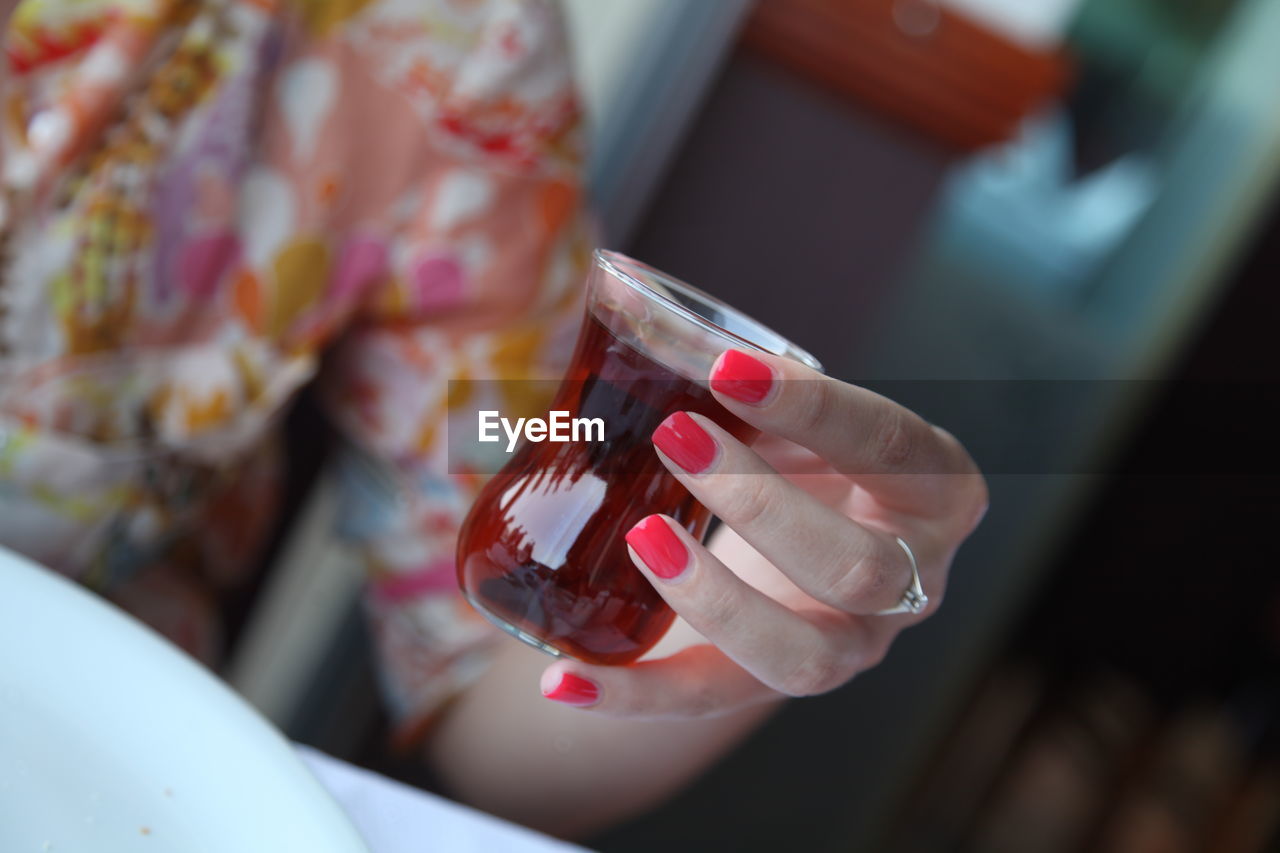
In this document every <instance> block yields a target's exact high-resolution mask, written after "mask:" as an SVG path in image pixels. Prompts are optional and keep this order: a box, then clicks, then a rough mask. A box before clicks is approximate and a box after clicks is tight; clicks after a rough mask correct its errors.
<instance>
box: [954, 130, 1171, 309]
mask: <svg viewBox="0 0 1280 853" xmlns="http://www.w3.org/2000/svg"><path fill="white" fill-rule="evenodd" d="M1073 151H1074V145H1073V139H1072V124H1071V121H1070V118H1069V117H1068V116H1067V115H1066V114H1065V113H1064V112H1063V111H1061V110H1056V109H1055V110H1052V111H1048V112H1045V113H1042V114H1040V115H1038V116H1035V117H1033V118H1031V119H1029V120H1028V121H1026V122H1025V123H1024V125H1023V127H1022V129H1021V132H1020V133H1019V134H1018V136H1017V137H1016V138H1015V139H1014V140H1013V141H1011V142H1009V143H1008V144H1006V145H1003V146H1001V147H999V148H996V149H992V150H989V151H986V152H983V153H980V154H978V155H976V156H974V157H973V158H971V159H969V160H968V161H966V162H965V163H963V164H962V165H960V166H958V167H957V168H956V169H955V170H954V172H953V173H952V175H951V177H950V178H949V179H948V180H947V183H946V185H945V187H944V189H943V192H942V196H941V199H940V203H939V208H938V213H937V220H936V227H937V232H936V239H937V242H936V243H935V247H936V249H937V250H938V251H939V252H940V253H942V254H943V255H945V256H947V257H949V258H950V259H951V260H952V261H953V262H955V263H958V264H962V265H964V266H967V267H971V268H974V269H982V270H986V271H989V272H991V273H995V274H997V275H998V276H999V277H1000V278H1002V279H1005V280H1007V282H1008V283H1009V284H1010V285H1011V286H1013V287H1014V288H1015V289H1019V290H1023V291H1026V292H1028V293H1035V294H1039V295H1041V296H1043V297H1045V298H1049V299H1053V300H1061V299H1069V298H1070V297H1071V296H1072V295H1073V294H1076V293H1078V292H1079V291H1080V290H1081V288H1083V287H1084V286H1085V284H1086V283H1087V282H1088V280H1089V278H1090V277H1091V276H1092V275H1093V273H1094V272H1095V271H1096V269H1097V268H1098V265H1099V264H1100V263H1101V262H1102V261H1103V260H1104V259H1105V258H1106V257H1107V256H1108V255H1109V254H1110V253H1111V251H1112V250H1113V249H1114V248H1115V247H1116V246H1117V245H1119V244H1120V242H1121V241H1123V240H1124V238H1125V237H1126V236H1127V235H1128V234H1129V233H1130V231H1132V229H1133V227H1134V225H1135V223H1137V222H1138V220H1139V219H1140V218H1141V217H1142V215H1143V213H1145V212H1146V211H1147V210H1148V209H1149V208H1150V206H1151V203H1152V201H1153V200H1154V199H1155V197H1156V193H1157V191H1158V189H1159V179H1158V174H1157V170H1156V168H1155V166H1154V164H1153V162H1152V159H1151V158H1149V157H1147V156H1146V155H1142V154H1128V155H1125V156H1123V157H1120V158H1117V159H1115V160H1113V161H1112V162H1111V163H1109V164H1107V165H1106V166H1104V167H1102V168H1100V169H1097V170H1095V171H1093V172H1092V173H1090V174H1087V175H1084V176H1081V177H1076V175H1075V169H1074V164H1073V161H1074V155H1073Z"/></svg>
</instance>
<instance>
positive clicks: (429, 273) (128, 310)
mask: <svg viewBox="0 0 1280 853" xmlns="http://www.w3.org/2000/svg"><path fill="white" fill-rule="evenodd" d="M5 47H6V52H7V56H8V63H9V68H8V73H7V80H6V87H5V89H4V91H3V112H2V114H0V157H2V158H3V175H4V187H5V196H4V201H5V214H6V227H5V232H4V255H3V257H2V258H0V264H2V265H3V270H2V271H0V543H3V544H4V545H6V546H7V547H11V548H15V549H17V550H19V551H23V552H25V553H27V554H29V555H30V556H32V557H34V558H35V559H37V560H39V561H40V562H42V563H44V564H46V565H48V566H51V567H53V568H55V569H57V570H58V571H61V572H64V573H66V574H68V575H70V576H72V577H75V578H77V579H79V580H81V581H82V582H84V583H85V584H88V585H89V586H91V587H93V588H95V589H98V590H100V591H102V592H103V593H105V594H107V595H109V596H111V597H113V598H114V599H115V600H117V601H119V602H120V603H121V604H123V605H124V606H126V607H128V608H130V609H132V610H134V611H135V612H137V613H139V615H141V616H142V617H143V618H145V619H147V620H148V621H150V622H152V623H153V624H155V625H157V626H158V627H160V628H161V629H162V630H163V631H165V632H166V633H168V634H169V635H170V636H172V637H174V638H175V639H177V640H178V641H179V642H181V643H183V644H184V645H185V646H186V647H187V648H188V649H190V650H191V651H192V652H193V653H196V654H198V655H201V656H203V657H206V658H212V657H214V656H215V655H216V653H217V648H218V644H219V642H220V641H219V638H218V630H219V629H218V620H217V618H216V617H217V607H216V603H217V597H218V591H219V590H221V589H227V588H229V587H232V586H234V585H236V584H238V583H240V582H242V581H243V580H244V578H243V575H244V573H245V571H246V569H247V567H249V566H251V565H252V564H253V561H254V554H255V552H256V549H257V548H258V546H259V544H260V542H261V541H262V538H263V535H264V533H265V532H266V531H267V529H268V527H269V519H270V518H271V517H272V511H273V507H274V505H275V503H276V500H277V495H278V492H279V480H280V476H279V472H280V464H279V459H280V454H279V452H278V450H279V444H278V438H277V437H278V427H279V421H280V415H281V412H282V410H283V409H284V408H285V407H286V405H287V404H288V402H289V401H290V399H291V398H292V397H293V396H294V395H295V394H296V392H297V391H298V390H299V389H300V388H301V387H302V386H303V385H304V384H306V383H308V382H310V381H313V380H315V381H317V382H318V383H319V386H320V390H321V396H322V398H323V399H324V401H325V403H326V406H327V408H328V410H329V412H330V413H331V414H332V417H333V419H334V421H335V423H336V424H337V425H338V427H339V429H340V431H341V432H342V434H343V435H344V436H345V437H346V439H347V440H348V441H349V445H350V446H349V447H348V448H347V449H346V450H345V451H344V459H343V460H342V462H341V464H340V470H341V472H342V476H341V478H340V479H341V480H342V482H343V483H344V487H345V494H346V497H347V501H346V506H347V511H346V512H344V514H343V532H344V534H345V535H346V536H348V537H349V538H351V539H352V540H354V541H355V542H357V543H358V544H359V546H360V547H361V548H362V549H363V551H364V552H365V553H366V554H367V556H368V562H369V569H370V591H369V596H368V610H369V613H370V615H371V617H372V620H373V626H374V634H375V636H376V637H377V639H378V647H379V651H380V657H381V662H382V673H383V675H384V683H385V685H386V688H387V691H386V692H387V696H388V699H389V701H390V703H391V709H392V711H393V713H394V715H395V716H396V718H397V719H398V720H400V721H401V722H402V723H403V725H404V726H405V727H406V730H407V729H409V728H413V727H414V726H416V725H418V724H419V723H420V722H421V721H422V720H423V719H424V718H425V717H426V716H427V715H429V714H430V713H431V712H432V711H433V710H434V709H436V708H437V707H438V706H439V704H440V703H441V702H443V701H444V700H445V699H447V698H448V697H449V696H451V695H452V694H453V693H455V692H456V691H457V690H458V689H459V688H460V687H461V686H462V685H464V684H465V683H466V682H467V681H468V680H469V679H471V678H473V677H474V676H475V674H476V673H477V672H479V671H480V670H481V669H482V667H483V661H484V647H485V644H486V642H487V638H488V637H490V632H489V631H488V630H487V628H486V627H485V626H484V625H483V623H482V622H481V621H480V620H479V617H477V616H475V615H474V614H473V613H472V612H471V611H469V610H468V609H467V608H466V606H465V604H463V603H462V602H461V599H460V597H459V596H458V594H457V589H456V584H455V582H454V573H453V544H454V537H455V534H456V530H457V527H458V524H459V523H460V521H461V517H462V515H463V514H464V512H465V510H466V507H467V506H468V504H469V502H470V499H471V496H472V494H473V493H474V489H475V487H476V486H477V485H478V483H477V482H476V481H475V478H470V477H466V476H460V475H455V476H450V475H449V474H448V473H447V466H446V464H445V459H444V445H443V442H442V433H443V429H444V426H445V424H446V422H447V418H448V405H447V395H446V387H447V382H448V380H449V379H451V378H471V379H482V378H504V379H510V378H520V377H526V376H541V377H553V376H556V375H558V373H559V370H560V368H561V367H562V365H563V363H564V362H565V360H566V358H567V355H568V348H569V346H570V345H571V343H572V337H573V335H574V333H575V331H576V326H577V323H578V322H579V317H580V313H579V312H580V305H579V297H580V294H579V286H578V285H579V284H580V282H581V281H582V278H583V273H584V270H585V268H586V263H587V256H588V252H589V247H590V240H589V236H588V234H587V229H586V227H585V226H584V220H583V217H582V215H581V204H580V196H581V191H580V185H579V165H580V162H581V152H580V147H579V143H580V134H579V125H580V122H579V112H578V108H577V103H576V100H575V96H574V90H573V85H572V79H571V74H570V69H569V66H568V58H567V48H566V43H565V35H564V30H563V26H562V22H561V20H560V17H559V14H558V9H557V8H556V7H555V6H554V5H553V3H552V0H292V2H289V0H285V1H284V2H275V0H24V2H23V3H22V4H21V5H20V6H19V7H18V9H17V11H16V12H15V14H14V16H13V18H12V20H11V23H10V27H9V31H8V35H7V40H6V45H5ZM322 356H323V359H322Z"/></svg>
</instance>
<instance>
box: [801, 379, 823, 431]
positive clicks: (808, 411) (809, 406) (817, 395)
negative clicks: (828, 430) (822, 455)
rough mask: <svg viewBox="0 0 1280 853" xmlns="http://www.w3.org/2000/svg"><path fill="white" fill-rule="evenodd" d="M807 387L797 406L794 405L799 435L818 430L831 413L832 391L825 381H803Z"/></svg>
mask: <svg viewBox="0 0 1280 853" xmlns="http://www.w3.org/2000/svg"><path fill="white" fill-rule="evenodd" d="M803 387H804V388H806V389H808V392H807V393H806V394H805V396H804V398H803V399H802V401H801V403H800V405H799V406H797V407H796V426H797V427H798V430H799V433H800V434H801V435H808V434H810V433H813V432H815V431H816V430H818V429H819V428H820V427H821V426H822V424H823V423H824V422H825V421H826V420H827V418H828V417H830V415H831V411H832V392H831V384H830V382H827V381H818V382H805V383H803Z"/></svg>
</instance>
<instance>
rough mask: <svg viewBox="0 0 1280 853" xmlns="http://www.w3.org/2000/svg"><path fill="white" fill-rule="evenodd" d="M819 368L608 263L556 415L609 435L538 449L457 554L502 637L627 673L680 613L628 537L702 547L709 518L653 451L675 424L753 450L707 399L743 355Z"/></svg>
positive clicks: (640, 267)
mask: <svg viewBox="0 0 1280 853" xmlns="http://www.w3.org/2000/svg"><path fill="white" fill-rule="evenodd" d="M733 347H736V348H740V349H747V350H759V351H764V352H770V353H774V354H777V355H782V356H787V357H790V358H793V359H796V360H797V361H800V362H802V363H804V364H807V365H809V366H810V367H813V368H815V369H819V370H820V369H821V365H819V364H818V362H817V361H816V360H815V359H814V358H813V357H812V356H811V355H809V354H808V353H806V352H804V351H803V350H800V349H799V348H798V347H796V346H794V345H793V344H791V343H790V342H788V341H787V340H785V339H783V338H782V337H781V336H779V335H777V334H775V333H774V332H771V331H770V330H769V329H767V328H765V327H764V326H762V325H761V324H759V323H757V322H756V321H754V320H752V319H750V318H749V317H747V316H745V315H743V314H742V313H740V312H738V311H735V310H734V309H733V308H730V307H729V306H728V305H725V304H724V303H723V302H721V301H719V300H717V299H715V298H713V297H711V296H708V295H707V294H705V293H702V292H701V291H699V290H696V289H695V288H692V287H690V286H689V285H687V284H684V283H683V282H680V281H677V280H676V279H674V278H672V277H670V276H668V275H664V274H663V273H661V272H658V271H657V270H655V269H653V268H652V267H649V266H646V265H645V264H642V263H639V262H637V261H634V260H632V259H631V258H628V257H626V256H624V255H620V254H617V253H615V252H606V251H597V252H596V253H595V257H594V263H593V264H592V267H591V271H590V274H589V276H588V279H587V312H586V319H585V322H584V324H583V328H582V332H581V334H580V336H579V338H578V343H577V349H576V351H575V352H574V355H573V361H572V364H571V365H570V367H569V370H568V373H567V374H566V376H565V378H564V380H563V382H562V384H561V386H560V388H559V390H558V391H557V393H556V397H555V400H554V402H553V403H552V405H551V411H553V412H555V411H560V412H566V413H567V417H568V418H571V419H597V418H598V419H599V420H600V421H602V422H603V429H599V428H596V429H594V430H593V429H592V428H591V427H590V426H584V428H583V429H582V430H580V431H579V433H578V435H579V439H580V440H578V441H568V442H553V441H549V440H547V441H539V442H533V441H525V442H524V443H523V444H521V445H520V446H519V447H517V448H516V449H515V451H514V452H513V454H512V457H511V460H510V461H509V462H508V463H507V464H506V465H505V466H504V467H503V468H502V470H501V471H499V472H498V473H497V474H496V475H495V476H494V477H493V478H492V479H491V480H490V481H489V482H488V483H487V484H486V486H485V488H484V489H483V490H482V491H481V493H480V496H479V498H478V499H477V500H476V502H475V505H474V506H473V507H472V509H471V512H470V514H469V515H468V516H467V520H466V522H465V523H464V524H463V527H462V533H461V535H460V537H459V540H458V581H459V583H460V584H461V586H462V590H463V593H464V594H465V595H466V597H467V599H468V600H469V601H470V602H471V604H472V605H474V606H475V607H476V608H477V609H478V610H479V611H480V612H482V613H483V614H484V615H485V616H487V617H488V618H489V619H490V620H491V621H492V622H494V623H495V624H497V625H498V626H499V627H501V628H502V629H503V630H505V631H507V632H508V633H510V634H513V635H514V636H516V637H518V638H520V639H521V640H524V641H525V642H527V643H529V644H531V645H533V646H536V647H537V648H540V649H542V650H543V651H546V652H550V653H551V654H555V655H567V656H569V657H573V658H577V659H579V660H584V661H588V662H590V663H599V664H624V663H628V662H630V661H633V660H635V659H636V658H638V657H640V656H641V655H642V654H644V653H645V652H646V651H648V650H649V649H650V648H651V647H652V646H653V645H654V644H655V643H656V642H657V641H658V640H659V639H660V638H661V637H662V635H663V634H664V633H665V632H666V630H667V628H668V627H669V626H670V625H671V622H672V620H673V619H674V613H673V612H672V610H671V608H670V607H668V606H667V604H666V602H665V601H663V600H662V597H661V596H660V595H658V593H657V592H656V591H655V590H654V589H653V587H652V586H651V585H650V584H649V582H648V580H646V579H645V577H644V575H643V574H641V573H640V572H639V571H638V570H637V569H636V568H635V566H634V565H633V564H632V562H631V559H630V557H629V556H628V554H627V546H626V542H625V541H624V539H623V536H624V535H625V534H626V532H627V531H628V530H630V529H631V527H632V526H633V525H635V524H636V522H638V521H640V520H641V519H642V518H644V517H645V516H647V515H650V514H652V513H665V514H666V515H669V516H671V517H672V518H674V519H675V520H676V521H677V522H679V523H680V524H682V525H684V527H685V528H686V529H687V530H688V531H689V532H690V533H691V534H692V535H693V536H694V537H695V538H698V539H701V538H702V536H703V534H704V533H705V532H706V529H707V523H708V522H709V521H710V513H709V512H708V510H707V509H706V508H705V507H703V506H702V505H701V504H699V503H698V502H697V501H695V500H694V499H693V496H692V495H690V494H689V492H688V490H687V489H685V487H684V486H683V485H681V484H680V482H679V481H678V480H676V479H675V478H674V477H673V476H671V474H670V473H668V472H667V470H666V468H665V467H664V466H663V464H662V462H661V461H660V460H659V459H658V456H657V453H656V452H655V450H654V447H653V444H652V441H651V440H650V436H651V435H652V434H653V431H654V430H655V429H656V428H657V427H658V425H659V424H660V423H662V421H663V420H664V419H665V418H666V417H667V416H668V415H670V414H672V413H673V412H678V411H688V412H696V413H698V414H702V415H705V416H707V417H708V418H710V419H711V420H713V421H715V422H716V423H717V424H719V425H720V426H722V427H724V428H725V429H726V430H728V431H729V432H730V433H732V434H733V435H734V436H735V437H737V438H738V439H740V440H743V441H746V442H748V443H749V442H751V441H752V440H754V438H755V437H756V430H755V429H753V428H752V427H750V426H748V425H747V424H746V423H744V422H743V421H741V420H739V419H738V418H736V417H734V416H733V415H731V414H730V413H729V412H728V410H726V409H725V408H724V407H723V406H721V405H720V404H719V403H718V402H716V400H715V398H714V397H712V396H711V393H710V392H709V391H708V390H707V375H708V374H709V373H710V371H711V366H712V364H713V363H714V362H715V360H716V358H717V357H718V356H719V355H720V354H721V353H722V352H724V351H725V350H726V349H729V348H733Z"/></svg>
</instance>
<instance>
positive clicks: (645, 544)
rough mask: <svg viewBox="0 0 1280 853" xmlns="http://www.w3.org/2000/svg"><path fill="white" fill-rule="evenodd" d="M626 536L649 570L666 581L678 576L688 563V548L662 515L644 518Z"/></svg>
mask: <svg viewBox="0 0 1280 853" xmlns="http://www.w3.org/2000/svg"><path fill="white" fill-rule="evenodd" d="M625 538H626V540H627V544H628V545H630V546H631V547H632V548H633V549H635V552H636V553H637V554H638V555H639V556H640V559H641V560H643V561H644V564H645V565H646V566H648V567H649V571H651V572H653V573H654V574H655V575H657V576H658V577H660V578H663V579H664V580H670V579H671V578H674V577H676V576H677V575H679V574H680V573H681V572H683V571H684V570H685V569H686V568H687V567H688V565H689V549H688V548H686V547H684V543H683V542H681V541H680V537H679V536H677V535H676V533H675V531H674V530H672V529H671V526H670V525H668V524H667V523H666V522H665V521H663V520H662V518H661V517H660V516H657V515H651V516H649V517H647V518H644V519H641V521H640V523H639V524H637V525H636V526H635V527H633V528H631V529H630V530H628V531H627V535H626V537H625Z"/></svg>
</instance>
